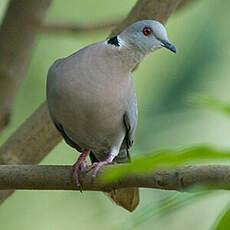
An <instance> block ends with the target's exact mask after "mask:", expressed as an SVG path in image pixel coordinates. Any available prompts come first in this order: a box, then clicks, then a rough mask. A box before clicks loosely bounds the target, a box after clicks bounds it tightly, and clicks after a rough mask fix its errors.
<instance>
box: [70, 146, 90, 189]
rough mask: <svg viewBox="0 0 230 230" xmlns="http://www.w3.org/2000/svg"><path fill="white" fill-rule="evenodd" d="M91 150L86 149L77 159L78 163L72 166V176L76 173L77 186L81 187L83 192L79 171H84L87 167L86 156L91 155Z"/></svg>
mask: <svg viewBox="0 0 230 230" xmlns="http://www.w3.org/2000/svg"><path fill="white" fill-rule="evenodd" d="M89 153H90V150H88V149H87V150H84V151H83V152H82V154H81V155H80V156H79V158H78V159H77V161H76V163H75V164H74V165H73V166H72V167H71V171H70V173H71V177H72V176H73V175H74V177H75V180H76V186H77V187H78V188H79V190H80V192H82V185H81V183H80V180H79V173H80V172H84V171H85V169H86V168H87V163H86V157H87V156H88V155H89Z"/></svg>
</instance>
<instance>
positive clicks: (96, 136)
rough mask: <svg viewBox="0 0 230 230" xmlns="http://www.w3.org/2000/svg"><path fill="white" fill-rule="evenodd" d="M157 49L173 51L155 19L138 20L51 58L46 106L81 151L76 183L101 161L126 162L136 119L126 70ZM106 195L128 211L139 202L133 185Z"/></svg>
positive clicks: (67, 139) (66, 137) (75, 167)
mask: <svg viewBox="0 0 230 230" xmlns="http://www.w3.org/2000/svg"><path fill="white" fill-rule="evenodd" d="M162 47H164V48H167V49H169V50H170V51H172V52H174V53H176V52H177V50H176V47H175V46H174V45H173V44H172V43H171V42H170V41H169V39H168V37H167V32H166V29H165V27H164V26H163V25H162V24H161V23H160V22H158V21H154V20H142V21H137V22H135V23H134V24H132V25H130V26H129V27H127V28H126V29H125V30H124V31H122V32H121V33H120V34H118V35H117V36H114V37H112V38H108V39H106V40H104V41H101V42H97V43H94V44H91V45H88V46H86V47H85V48H82V49H80V50H79V51H77V52H75V53H73V54H71V55H70V56H68V57H64V58H60V59H58V60H56V61H55V62H54V63H53V64H52V65H51V67H50V68H49V70H48V75H47V90H46V92H47V101H48V109H49V113H50V116H51V119H52V121H53V123H54V125H55V126H56V128H57V130H58V131H59V132H60V134H61V135H62V136H63V138H64V140H65V142H66V143H67V144H68V145H70V146H71V147H73V148H74V149H76V150H77V151H78V152H79V153H80V156H79V157H78V159H77V161H76V162H75V164H74V165H73V166H72V173H73V174H74V177H75V179H76V185H77V186H78V187H81V184H80V181H79V175H80V172H82V171H87V170H93V172H92V177H96V175H97V173H98V170H99V169H100V168H101V167H102V166H104V165H108V164H111V163H125V162H129V161H130V154H129V150H130V148H131V147H132V145H133V142H134V138H135V130H136V126H137V119H138V110H137V100H136V94H135V87H134V81H133V77H132V74H131V72H132V70H133V69H134V68H135V66H136V65H138V64H139V63H140V62H141V61H142V60H143V59H144V57H145V56H147V55H148V54H150V53H152V52H153V51H155V50H157V49H160V48H162ZM88 156H89V157H90V160H91V163H92V164H91V165H87V161H86V160H87V157H88ZM107 195H108V196H109V197H110V198H111V199H112V200H113V201H115V203H116V204H118V205H120V206H122V207H124V208H125V209H127V210H129V211H133V210H134V209H135V208H136V206H137V205H138V203H139V190H138V188H124V189H115V190H114V191H111V192H110V193H108V194H107Z"/></svg>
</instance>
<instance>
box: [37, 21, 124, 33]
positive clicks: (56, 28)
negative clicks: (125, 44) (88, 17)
mask: <svg viewBox="0 0 230 230" xmlns="http://www.w3.org/2000/svg"><path fill="white" fill-rule="evenodd" d="M119 23H120V20H111V21H109V22H108V23H88V24H86V23H85V24H74V23H63V22H43V23H41V25H40V27H41V31H42V32H45V33H57V32H59V33H63V32H67V33H85V32H90V33H93V32H95V31H99V30H105V29H111V28H113V27H114V26H116V25H118V24H119Z"/></svg>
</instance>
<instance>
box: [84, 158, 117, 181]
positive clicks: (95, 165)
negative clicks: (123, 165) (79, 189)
mask: <svg viewBox="0 0 230 230" xmlns="http://www.w3.org/2000/svg"><path fill="white" fill-rule="evenodd" d="M113 159H114V156H112V155H111V154H109V156H108V157H107V158H106V160H105V161H100V162H95V163H93V164H92V165H90V166H88V167H87V170H90V169H92V168H93V173H92V176H93V177H96V175H97V173H98V170H99V169H100V168H101V167H102V166H104V165H108V164H111V163H112V161H113Z"/></svg>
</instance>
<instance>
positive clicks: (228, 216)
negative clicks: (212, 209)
mask: <svg viewBox="0 0 230 230" xmlns="http://www.w3.org/2000/svg"><path fill="white" fill-rule="evenodd" d="M229 228H230V204H227V205H226V206H225V208H224V209H223V211H222V212H221V213H220V215H219V216H218V217H217V220H216V221H215V223H214V225H213V226H212V228H211V229H212V230H229Z"/></svg>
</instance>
